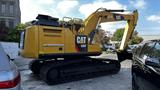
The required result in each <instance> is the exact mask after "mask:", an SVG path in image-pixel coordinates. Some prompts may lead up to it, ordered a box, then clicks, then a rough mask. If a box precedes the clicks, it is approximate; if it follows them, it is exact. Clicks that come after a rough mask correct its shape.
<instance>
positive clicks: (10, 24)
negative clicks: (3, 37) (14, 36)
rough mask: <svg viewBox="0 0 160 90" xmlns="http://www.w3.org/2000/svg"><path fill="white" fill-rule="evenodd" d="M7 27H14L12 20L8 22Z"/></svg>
mask: <svg viewBox="0 0 160 90" xmlns="http://www.w3.org/2000/svg"><path fill="white" fill-rule="evenodd" d="M9 27H10V28H13V27H14V21H13V20H12V19H10V20H9Z"/></svg>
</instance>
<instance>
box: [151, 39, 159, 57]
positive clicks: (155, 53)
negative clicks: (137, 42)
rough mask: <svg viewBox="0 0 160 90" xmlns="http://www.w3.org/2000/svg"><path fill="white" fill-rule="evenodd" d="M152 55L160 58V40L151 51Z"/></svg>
mask: <svg viewBox="0 0 160 90" xmlns="http://www.w3.org/2000/svg"><path fill="white" fill-rule="evenodd" d="M151 55H152V56H151V57H153V58H158V59H160V42H158V43H156V44H155V47H154V48H153V50H152V51H151Z"/></svg>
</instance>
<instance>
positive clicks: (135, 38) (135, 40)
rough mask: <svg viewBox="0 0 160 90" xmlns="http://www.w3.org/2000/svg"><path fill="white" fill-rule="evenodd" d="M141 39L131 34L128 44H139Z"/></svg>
mask: <svg viewBox="0 0 160 90" xmlns="http://www.w3.org/2000/svg"><path fill="white" fill-rule="evenodd" d="M142 41H143V38H142V37H140V36H138V35H136V36H133V37H132V39H131V40H130V41H129V44H130V45H133V44H139V43H141V42H142Z"/></svg>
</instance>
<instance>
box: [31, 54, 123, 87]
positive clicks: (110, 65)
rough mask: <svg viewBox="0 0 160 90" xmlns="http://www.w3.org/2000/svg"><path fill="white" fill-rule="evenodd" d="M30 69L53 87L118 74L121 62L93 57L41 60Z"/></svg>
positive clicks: (33, 63) (35, 61)
mask: <svg viewBox="0 0 160 90" xmlns="http://www.w3.org/2000/svg"><path fill="white" fill-rule="evenodd" d="M29 68H30V70H31V71H32V72H33V73H34V74H36V75H39V76H40V77H41V79H42V80H44V81H45V82H46V83H47V84H49V85H53V84H58V83H65V82H70V81H75V80H81V79H88V78H94V77H98V76H103V75H108V74H116V73H118V72H119V71H120V62H119V61H118V60H111V59H102V58H91V57H78V58H56V59H49V60H47V59H45V60H44V59H42V60H40V59H39V60H33V61H31V62H30V65H29Z"/></svg>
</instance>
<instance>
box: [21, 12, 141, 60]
mask: <svg viewBox="0 0 160 90" xmlns="http://www.w3.org/2000/svg"><path fill="white" fill-rule="evenodd" d="M113 15H114V13H112V12H106V11H97V12H94V13H92V14H91V15H90V16H89V17H88V18H87V19H86V20H84V22H83V23H82V26H81V28H79V30H75V26H74V22H72V23H71V25H73V26H72V27H71V28H66V27H64V26H62V27H51V26H41V25H33V26H30V27H28V28H26V31H25V40H24V42H25V43H24V49H22V50H21V51H20V53H21V55H22V56H24V57H31V58H39V55H44V54H67V53H68V54H69V53H73V54H74V53H81V52H78V51H77V50H76V44H75V36H76V35H86V36H87V37H88V38H89V36H88V35H89V33H90V32H92V31H93V30H94V29H95V28H96V26H97V22H98V20H99V18H100V17H102V18H101V21H100V23H103V22H115V21H124V20H125V21H127V22H128V23H127V26H126V29H125V33H124V36H123V40H122V44H121V48H120V49H121V50H123V49H125V48H126V46H127V42H128V40H129V38H130V37H131V36H132V33H133V31H134V28H135V26H136V23H137V19H138V12H137V11H134V12H133V13H132V14H118V13H117V14H116V15H119V16H122V17H124V19H123V20H118V19H115V18H114V17H113ZM93 41H94V40H93ZM88 42H89V41H88ZM87 45H88V46H87V47H88V51H87V52H86V53H95V52H99V53H101V48H100V43H99V42H95V43H88V44H87Z"/></svg>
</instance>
